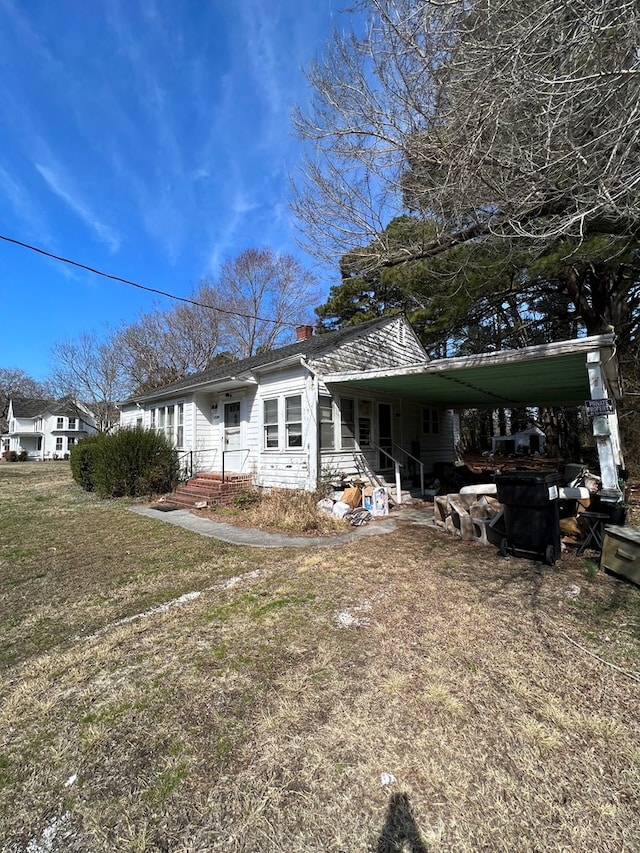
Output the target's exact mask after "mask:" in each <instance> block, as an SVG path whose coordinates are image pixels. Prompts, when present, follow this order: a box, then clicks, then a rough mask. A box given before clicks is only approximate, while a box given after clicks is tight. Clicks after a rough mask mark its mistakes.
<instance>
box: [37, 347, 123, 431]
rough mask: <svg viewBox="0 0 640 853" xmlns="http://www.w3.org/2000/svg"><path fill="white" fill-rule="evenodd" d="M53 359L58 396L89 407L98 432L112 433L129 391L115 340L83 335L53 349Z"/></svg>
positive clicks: (54, 382)
mask: <svg viewBox="0 0 640 853" xmlns="http://www.w3.org/2000/svg"><path fill="white" fill-rule="evenodd" d="M52 358H53V361H54V364H55V367H54V371H53V374H52V383H53V385H54V387H55V389H56V392H57V393H58V394H59V395H66V394H71V395H73V396H74V397H75V398H76V399H77V400H78V401H79V402H82V403H85V404H86V405H87V406H88V407H89V408H90V409H91V411H92V412H93V414H94V415H95V417H96V420H97V427H98V429H99V430H100V431H102V432H109V431H110V430H111V429H112V428H113V426H114V425H115V424H116V423H117V422H118V418H119V414H118V411H117V409H116V407H115V404H116V402H117V401H118V400H120V399H122V398H123V397H124V396H126V395H127V393H128V390H129V389H128V385H127V381H126V377H125V376H124V374H123V371H122V367H121V365H120V363H119V360H118V358H117V357H116V349H115V347H114V346H113V340H112V338H110V337H107V338H105V339H104V340H100V338H99V337H98V336H97V335H96V334H83V335H80V337H79V338H77V339H74V340H67V341H60V342H58V343H56V344H54V345H53V347H52Z"/></svg>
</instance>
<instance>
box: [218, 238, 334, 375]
mask: <svg viewBox="0 0 640 853" xmlns="http://www.w3.org/2000/svg"><path fill="white" fill-rule="evenodd" d="M214 286H215V288H216V290H217V293H218V298H219V305H220V306H221V309H222V310H223V312H224V313H222V314H221V320H220V322H221V324H222V326H223V332H222V345H223V348H224V349H225V350H227V351H228V352H230V353H231V354H232V355H233V356H234V357H236V358H244V357H248V356H252V355H255V354H256V353H257V352H258V351H259V350H265V349H271V348H272V347H274V346H276V345H277V344H280V343H282V342H283V340H284V339H285V338H286V336H287V335H291V332H292V327H293V326H294V325H296V324H299V323H304V322H305V320H306V319H308V317H309V315H310V314H311V306H312V305H313V303H314V301H316V300H317V299H318V292H317V290H316V280H315V277H314V276H313V275H312V273H310V272H309V271H308V270H305V269H304V268H303V267H302V265H301V264H300V262H299V261H298V260H297V259H296V258H294V257H293V256H292V255H288V254H279V253H276V252H273V251H272V250H271V249H246V250H245V251H243V252H241V253H240V254H239V255H238V256H237V257H236V258H233V259H232V260H227V261H225V263H224V264H223V265H222V269H221V272H220V276H219V278H218V280H217V282H216V283H215V285H214ZM222 306H224V307H222Z"/></svg>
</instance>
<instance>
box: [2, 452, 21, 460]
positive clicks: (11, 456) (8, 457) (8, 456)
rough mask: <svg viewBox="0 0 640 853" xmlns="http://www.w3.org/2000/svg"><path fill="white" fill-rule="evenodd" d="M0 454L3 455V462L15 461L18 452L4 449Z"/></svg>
mask: <svg viewBox="0 0 640 853" xmlns="http://www.w3.org/2000/svg"><path fill="white" fill-rule="evenodd" d="M2 456H3V458H4V461H5V462H17V461H18V454H17V453H16V452H15V450H5V451H4V453H3V454H2Z"/></svg>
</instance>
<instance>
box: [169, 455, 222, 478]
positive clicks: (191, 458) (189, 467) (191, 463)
mask: <svg viewBox="0 0 640 853" xmlns="http://www.w3.org/2000/svg"><path fill="white" fill-rule="evenodd" d="M211 451H214V452H217V451H218V448H217V447H199V448H198V449H197V450H183V451H182V452H180V451H178V450H174V453H175V454H176V458H177V461H178V466H179V468H180V470H182V471H184V473H185V475H186V474H188V477H185V479H189V480H190V479H191V478H192V477H193V475H194V473H197V472H196V464H195V460H196V459H197V456H198V454H199V453H211ZM183 459H185V460H186V459H188V464H186V465H185V466H184V468H183V467H182V464H181V463H182V460H183Z"/></svg>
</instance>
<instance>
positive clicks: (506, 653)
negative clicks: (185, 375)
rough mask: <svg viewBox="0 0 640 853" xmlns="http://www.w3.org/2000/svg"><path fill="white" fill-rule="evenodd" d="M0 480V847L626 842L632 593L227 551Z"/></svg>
mask: <svg viewBox="0 0 640 853" xmlns="http://www.w3.org/2000/svg"><path fill="white" fill-rule="evenodd" d="M11 467H12V468H13V470H16V469H17V466H11ZM34 467H35V466H34ZM7 468H9V466H7ZM54 468H55V470H54ZM44 469H47V472H46V473H47V476H52V477H53V478H54V480H53V481H52V482H50V483H47V477H45V476H43V474H44ZM5 470H6V469H5V468H3V467H1V466H0V512H1V513H2V518H3V522H5V521H6V519H11V522H10V527H9V529H10V531H11V541H10V542H8V540H7V539H5V540H4V541H3V544H2V546H0V561H1V562H0V583H1V584H2V586H1V591H2V600H1V604H0V607H1V609H2V610H1V613H0V616H1V617H2V621H3V625H4V624H6V623H7V620H8V619H9V620H11V619H12V618H13V619H19V620H20V624H19V626H17V625H14V626H10V636H11V638H12V645H11V646H10V654H9V655H8V657H5V664H4V683H3V687H2V694H1V697H0V698H1V706H0V708H1V710H0V838H2V839H3V846H2V847H0V849H2V850H3V851H7V853H14V851H15V853H18V851H20V853H22V851H25V853H26V851H27V850H29V853H32V851H36V850H37V848H36V847H34V845H35V844H36V843H37V842H39V843H40V844H41V845H42V844H43V843H44V839H45V838H47V837H48V838H49V839H51V838H53V840H52V841H51V844H50V847H49V848H48V849H49V850H51V851H65V853H67V851H71V853H75V851H78V853H79V851H96V853H101V851H113V850H116V851H138V853H144V851H176V852H177V851H181V853H182V851H184V852H185V853H186V851H194V853H195V851H230V852H231V851H232V852H233V853H240V851H274V853H275V851H318V853H320V851H332V853H338V851H349V852H350V851H372V853H374V851H375V853H399V851H402V850H405V851H413V853H424V851H438V853H445V851H446V853H454V851H455V853H458V851H463V853H464V851H469V853H471V851H480V850H490V851H509V853H511V851H522V853H525V851H527V853H529V851H539V853H546V852H547V851H558V852H559V851H567V853H568V851H572V853H573V851H585V853H586V851H593V850H598V851H612V853H613V851H616V853H617V851H629V853H631V851H635V850H638V849H640V826H639V824H638V820H637V814H638V792H639V791H640V722H639V720H638V714H637V707H638V693H639V690H640V683H639V681H638V678H639V677H640V676H638V673H637V672H636V671H635V670H636V669H637V661H638V650H639V645H640V590H638V589H637V588H635V587H633V586H631V585H629V584H626V583H622V582H620V581H618V580H616V579H614V578H612V577H609V576H607V575H604V574H602V573H599V572H594V571H593V570H592V569H590V567H589V563H588V562H586V561H583V560H580V559H577V558H576V557H575V555H571V556H567V557H565V558H563V560H562V562H561V563H560V564H559V565H558V566H557V567H555V568H553V569H549V568H546V567H543V566H542V565H540V564H536V563H533V562H530V561H527V560H518V559H515V558H512V557H510V558H507V559H505V560H502V559H499V558H498V557H497V556H496V554H495V551H494V550H493V549H484V548H482V547H481V546H478V545H475V544H469V545H465V544H463V543H460V542H458V541H456V540H452V539H449V538H447V537H446V536H445V535H444V534H442V533H440V532H439V531H435V530H430V529H426V528H424V527H416V526H413V525H410V524H405V523H400V527H399V530H398V531H397V532H396V533H394V534H390V535H387V536H384V537H370V538H363V539H361V540H358V541H357V542H355V543H353V544H349V545H341V546H336V547H333V548H331V549H318V550H314V549H305V550H302V551H293V550H290V549H289V550H282V551H261V550H258V549H254V550H250V549H241V548H229V547H228V546H226V547H225V546H222V545H221V544H220V543H216V542H215V541H211V540H208V541H206V542H202V541H201V540H199V539H198V537H197V536H195V535H193V534H189V533H187V532H185V531H181V530H176V529H175V528H172V527H171V525H166V524H163V523H162V522H161V521H151V520H149V519H145V518H140V517H138V516H134V515H132V514H130V513H128V512H127V511H126V509H125V508H124V507H123V506H122V505H121V504H119V503H109V504H100V503H97V502H95V501H93V500H92V499H91V498H87V497H86V496H83V495H82V494H80V493H78V492H77V491H76V490H75V489H74V487H73V486H71V485H70V484H69V483H68V480H67V479H65V477H66V476H67V475H66V473H65V472H64V470H63V467H62V466H61V467H60V468H58V467H55V466H51V468H48V466H43V467H42V469H41V470H40V471H38V470H37V468H36V470H35V473H34V474H33V477H34V478H37V479H29V478H30V477H31V476H32V475H31V474H30V473H29V474H28V476H27V473H28V472H27V469H26V468H25V469H21V472H22V471H23V470H24V474H23V476H24V477H25V480H21V478H20V477H17V476H16V477H13V476H12V478H11V479H10V480H9V479H7V478H6V477H5ZM44 507H46V511H45V512H42V513H41V518H40V524H37V523H36V522H35V521H34V519H33V518H32V517H31V516H32V514H33V512H34V511H36V510H38V509H39V510H43V508H44ZM53 519H55V520H56V522H57V523H56V525H53V524H52V523H51V522H52V521H53ZM23 526H26V528H27V531H28V532H27V533H25V532H23ZM167 528H169V530H167ZM6 529H7V527H6V525H5V530H6ZM41 529H42V530H41ZM42 531H44V532H42ZM49 542H52V543H54V544H53V545H50V544H48V543H49ZM50 547H56V548H57V551H56V552H55V553H56V556H57V559H56V561H53V560H52V557H51V552H50V551H49V550H48V548H50ZM27 551H28V552H29V553H26V552H27ZM127 552H130V553H129V554H128V553H127ZM129 557H130V558H131V559H130V560H129ZM38 576H40V577H38ZM229 579H232V580H231V582H229V583H225V581H228V580H229ZM571 585H575V586H578V587H579V588H580V593H579V595H578V596H577V598H575V599H572V598H568V597H567V596H566V595H565V592H566V590H567V589H568V588H569V586H571ZM193 590H199V591H201V595H200V596H199V597H194V598H192V599H190V600H186V601H184V602H183V603H182V604H176V605H175V606H173V607H170V608H168V609H166V610H156V611H155V612H152V613H150V614H149V615H147V616H146V617H145V618H140V619H135V620H132V621H128V622H120V623H119V624H115V623H117V621H118V620H122V619H123V618H125V617H130V616H132V615H134V614H135V613H136V612H142V611H145V610H147V609H148V608H149V607H151V606H153V605H154V604H157V603H158V602H159V601H161V600H169V599H170V598H172V597H176V596H177V595H180V594H183V593H185V592H189V591H193ZM83 612H84V613H85V614H86V616H85V618H84V620H83V617H82V613H83ZM14 613H15V614H18V615H17V616H12V614H14ZM345 614H346V615H348V616H350V617H351V618H350V619H345V618H339V617H340V616H343V617H344V616H345ZM44 616H46V617H47V618H48V620H49V621H46V620H43V617H44ZM341 625H342V626H344V625H348V626H349V627H341ZM36 635H37V636H38V637H39V641H38V642H36V641H35V639H34V637H35V636H36ZM79 637H84V639H79ZM385 772H386V773H390V774H393V776H394V777H395V781H394V782H393V783H392V784H391V785H389V786H384V787H383V786H382V785H381V783H380V776H381V774H382V773H385ZM73 774H77V779H76V780H75V781H74V782H73V783H71V784H68V785H67V786H65V782H67V781H69V780H70V779H71V778H72V775H73ZM47 827H48V828H49V829H48V831H49V835H48V836H46V835H43V832H45V831H46V829H47ZM30 842H31V844H32V846H31V848H29V847H28V845H29V843H30Z"/></svg>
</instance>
